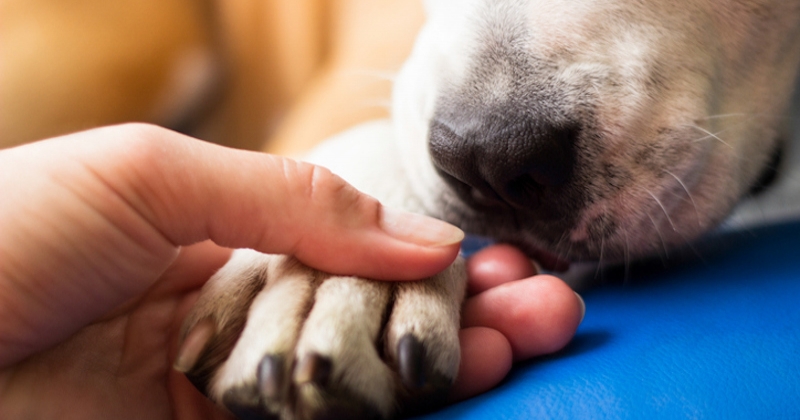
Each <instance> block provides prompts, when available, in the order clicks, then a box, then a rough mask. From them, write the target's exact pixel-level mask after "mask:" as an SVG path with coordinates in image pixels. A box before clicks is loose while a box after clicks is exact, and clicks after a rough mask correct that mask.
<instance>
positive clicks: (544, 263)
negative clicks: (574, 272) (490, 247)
mask: <svg viewBox="0 0 800 420" xmlns="http://www.w3.org/2000/svg"><path fill="white" fill-rule="evenodd" d="M509 243H510V244H511V245H514V246H516V247H517V248H519V249H520V250H522V252H524V253H525V254H527V255H528V257H530V258H531V259H533V260H534V261H536V262H537V263H538V264H539V265H540V266H541V267H542V268H543V269H545V270H547V271H552V272H555V273H563V272H565V271H567V270H569V265H570V262H569V261H568V260H565V259H563V258H561V257H559V256H558V255H556V254H554V253H552V252H550V251H546V250H544V249H541V248H538V247H535V246H533V245H531V244H527V243H521V242H520V243H517V242H513V241H511V242H509Z"/></svg>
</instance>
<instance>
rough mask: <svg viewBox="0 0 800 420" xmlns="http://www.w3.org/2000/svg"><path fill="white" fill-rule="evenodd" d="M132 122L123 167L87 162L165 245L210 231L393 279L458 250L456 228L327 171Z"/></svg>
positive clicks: (229, 241) (426, 268)
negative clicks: (388, 203)
mask: <svg viewBox="0 0 800 420" xmlns="http://www.w3.org/2000/svg"><path fill="white" fill-rule="evenodd" d="M114 129H119V128H118V127H116V128H109V129H107V130H114ZM128 129H130V127H128ZM135 130H140V131H141V132H140V133H137V134H136V135H135V136H134V137H135V138H134V139H132V140H128V144H122V145H117V147H120V148H121V149H123V150H124V151H125V152H124V154H123V156H121V157H120V158H121V159H122V160H124V161H125V163H124V165H126V166H127V168H124V169H127V170H125V171H120V170H115V171H108V170H105V168H106V165H105V164H104V163H103V162H93V163H90V164H96V165H97V168H96V172H97V173H98V174H99V176H100V177H101V178H103V180H104V182H106V183H107V184H108V185H110V187H111V188H112V189H113V190H114V191H115V192H116V193H117V194H119V195H120V196H122V197H123V198H124V199H125V200H126V202H127V203H129V204H130V205H131V206H132V207H133V208H135V210H136V211H137V212H138V213H139V214H141V215H143V217H145V218H147V220H148V222H149V223H151V224H152V225H153V226H154V227H156V229H158V230H159V231H160V232H162V233H163V235H164V236H165V237H166V238H168V239H169V240H170V241H172V243H174V244H178V245H183V244H190V243H194V242H197V241H200V240H204V239H209V238H210V239H212V240H213V241H214V242H216V243H217V244H220V245H222V246H227V247H237V248H254V249H257V250H259V251H263V252H269V253H286V254H292V255H294V256H296V257H297V258H298V259H300V260H301V261H303V262H305V263H307V264H309V265H311V266H313V267H315V268H319V269H323V270H326V271H330V272H333V273H337V274H358V275H362V276H366V277H370V278H378V279H393V280H404V279H417V278H422V277H425V276H429V275H432V274H434V273H436V272H438V271H440V270H442V269H443V268H444V267H446V266H447V265H448V264H450V263H451V262H452V260H453V259H454V258H455V256H456V255H457V253H458V248H459V242H460V240H461V239H462V238H463V233H462V232H461V231H460V230H458V229H457V228H455V227H453V226H451V225H448V224H446V223H443V222H440V221H437V220H434V219H430V218H427V217H423V216H418V215H411V214H407V213H402V212H398V211H393V210H389V209H386V208H384V207H382V206H381V205H380V203H379V202H378V201H377V200H375V199H373V198H372V197H369V196H367V195H365V194H362V193H360V192H359V191H357V190H356V189H355V188H353V187H352V186H350V185H349V184H347V183H346V182H344V181H343V180H342V179H341V178H339V177H338V176H336V175H334V174H332V173H331V172H330V171H328V170H327V169H324V168H320V167H317V166H314V165H310V164H306V163H301V162H296V161H293V160H290V159H285V158H281V157H277V156H271V155H266V154H263V153H255V152H245V151H240V150H234V149H228V148H224V147H220V146H216V145H212V144H209V143H204V142H199V141H196V140H194V139H191V138H188V137H185V136H182V135H180V134H177V133H174V132H171V131H167V130H163V129H158V128H153V127H149V126H136V127H135ZM98 135H100V134H98ZM104 137H109V136H108V135H104ZM105 159H107V158H105ZM105 159H104V161H105Z"/></svg>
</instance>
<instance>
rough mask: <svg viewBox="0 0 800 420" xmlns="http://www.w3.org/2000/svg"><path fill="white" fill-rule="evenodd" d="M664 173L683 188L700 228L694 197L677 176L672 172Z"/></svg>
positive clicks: (698, 212) (666, 171)
mask: <svg viewBox="0 0 800 420" xmlns="http://www.w3.org/2000/svg"><path fill="white" fill-rule="evenodd" d="M664 172H665V173H666V174H668V175H670V176H672V177H673V178H675V180H676V181H678V184H680V186H681V187H682V188H683V190H684V191H686V196H687V197H689V200H690V201H691V202H692V207H694V214H695V216H696V218H697V226H700V224H701V223H700V211H699V210H698V209H697V203H695V202H694V197H692V193H690V192H689V188H687V187H686V184H684V183H683V181H682V180H681V179H680V178H678V176H677V175H675V174H673V173H672V172H670V171H668V170H664Z"/></svg>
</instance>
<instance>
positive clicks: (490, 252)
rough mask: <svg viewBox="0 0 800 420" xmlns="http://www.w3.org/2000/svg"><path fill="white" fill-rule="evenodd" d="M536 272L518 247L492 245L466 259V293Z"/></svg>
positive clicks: (470, 294) (486, 288) (473, 292)
mask: <svg viewBox="0 0 800 420" xmlns="http://www.w3.org/2000/svg"><path fill="white" fill-rule="evenodd" d="M536 273H537V270H536V267H534V265H533V263H531V261H530V260H529V259H528V257H527V256H525V254H523V253H522V251H520V250H519V249H517V248H515V247H513V246H511V245H506V244H500V245H493V246H490V247H487V248H485V249H483V250H481V251H478V252H477V253H475V255H473V256H472V257H470V258H469V259H468V260H467V275H468V277H469V284H468V286H467V293H468V295H469V296H473V295H476V294H478V293H481V292H484V291H486V290H489V289H491V288H493V287H497V286H499V285H501V284H503V283H507V282H510V281H514V280H519V279H524V278H527V277H531V276H533V275H534V274H536Z"/></svg>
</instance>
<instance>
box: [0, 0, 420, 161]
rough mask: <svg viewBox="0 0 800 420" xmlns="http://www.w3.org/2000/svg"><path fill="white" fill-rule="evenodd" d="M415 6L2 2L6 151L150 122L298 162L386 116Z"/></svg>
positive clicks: (416, 17)
mask: <svg viewBox="0 0 800 420" xmlns="http://www.w3.org/2000/svg"><path fill="white" fill-rule="evenodd" d="M422 20H423V11H422V6H421V4H420V2H419V1H418V0H227V1H225V0H0V147H9V146H12V145H16V144H20V143H24V142H30V141H34V140H38V139H42V138H47V137H52V136H56V135H59V134H65V133H69V132H73V131H78V130H83V129H87V128H91V127H96V126H101V125H108V124H116V123H122V122H128V121H140V122H151V123H155V124H159V125H162V126H166V127H169V128H173V129H176V130H179V131H182V132H185V133H188V134H191V135H193V136H196V137H199V138H202V139H205V140H209V141H213V142H216V143H220V144H225V145H229V146H233V147H238V148H246V149H263V150H267V151H270V152H275V153H282V154H290V155H291V154H297V153H299V152H300V151H303V150H305V149H307V148H308V147H310V146H311V145H313V144H315V143H317V142H318V141H320V140H322V139H324V138H325V137H327V136H329V135H331V134H334V133H336V132H339V131H341V130H343V129H345V128H348V127H350V126H352V125H354V124H356V123H358V122H361V121H364V120H367V119H373V118H380V117H385V116H387V115H388V108H387V106H388V101H389V95H390V89H391V76H392V75H393V74H394V73H396V72H397V70H398V69H399V68H400V66H401V64H402V62H403V61H404V59H405V57H406V56H407V55H408V53H409V52H410V50H411V46H412V42H413V38H414V35H415V33H416V32H417V30H418V29H419V27H420V26H421V24H422Z"/></svg>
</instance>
